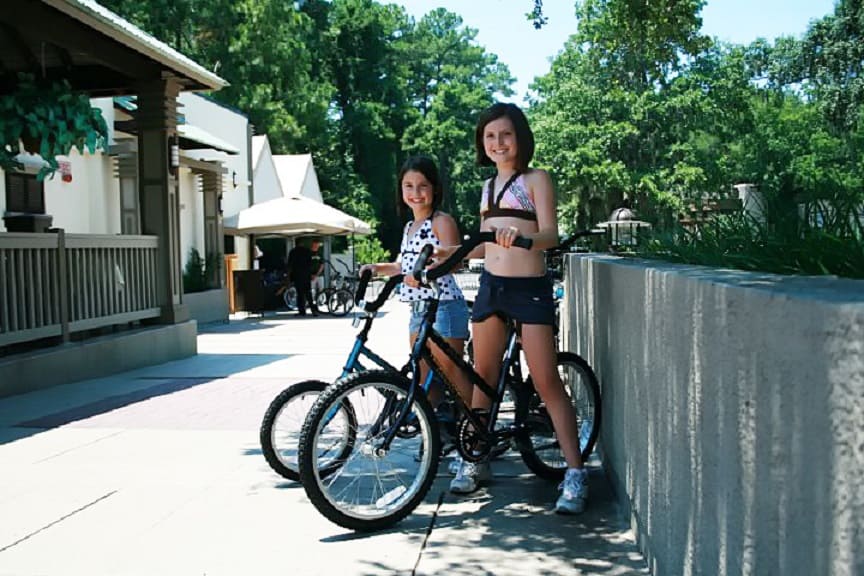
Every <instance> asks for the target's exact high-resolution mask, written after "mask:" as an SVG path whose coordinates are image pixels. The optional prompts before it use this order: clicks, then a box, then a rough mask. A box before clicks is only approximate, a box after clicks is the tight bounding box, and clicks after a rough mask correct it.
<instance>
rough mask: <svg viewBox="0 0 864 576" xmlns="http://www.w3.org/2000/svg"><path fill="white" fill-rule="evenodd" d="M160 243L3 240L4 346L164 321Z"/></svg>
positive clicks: (64, 237) (89, 238)
mask: <svg viewBox="0 0 864 576" xmlns="http://www.w3.org/2000/svg"><path fill="white" fill-rule="evenodd" d="M158 247H159V242H158V238H157V237H156V236H128V235H122V236H110V235H92V234H65V233H64V232H63V231H62V230H59V231H57V232H56V233H49V234H31V233H21V234H18V233H5V234H0V346H6V345H9V344H14V343H20V342H27V341H31V340H38V339H41V338H46V337H54V336H60V337H62V339H63V341H68V340H69V336H70V334H71V333H73V332H78V331H82V330H90V329H93V328H100V327H103V326H111V325H116V324H125V323H128V322H133V321H136V320H141V319H144V318H152V317H157V316H159V313H160V307H159V301H158V291H157V285H158V284H157V282H158V272H157V265H156V258H157V251H158Z"/></svg>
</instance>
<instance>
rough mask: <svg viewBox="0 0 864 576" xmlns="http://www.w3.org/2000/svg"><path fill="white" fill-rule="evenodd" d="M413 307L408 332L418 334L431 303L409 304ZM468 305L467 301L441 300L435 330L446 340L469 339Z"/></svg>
mask: <svg viewBox="0 0 864 576" xmlns="http://www.w3.org/2000/svg"><path fill="white" fill-rule="evenodd" d="M408 304H410V305H411V322H410V324H409V325H408V331H409V333H411V334H416V333H417V332H419V331H420V324H421V322H423V315H424V314H425V313H426V309H427V307H428V306H429V303H428V302H427V301H425V300H419V301H416V302H409V303H408ZM469 316H470V313H469V312H468V304H466V303H465V300H441V301H439V302H438V313H437V314H436V315H435V324H433V325H432V326H433V328H435V331H436V332H438V333H439V334H440V335H441V336H443V337H444V338H459V339H462V340H465V339H467V338H468V317H469Z"/></svg>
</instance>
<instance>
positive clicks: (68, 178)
mask: <svg viewBox="0 0 864 576" xmlns="http://www.w3.org/2000/svg"><path fill="white" fill-rule="evenodd" d="M57 164H58V165H59V166H60V178H61V179H62V180H63V182H72V163H71V162H69V161H68V160H60V161H58V162H57Z"/></svg>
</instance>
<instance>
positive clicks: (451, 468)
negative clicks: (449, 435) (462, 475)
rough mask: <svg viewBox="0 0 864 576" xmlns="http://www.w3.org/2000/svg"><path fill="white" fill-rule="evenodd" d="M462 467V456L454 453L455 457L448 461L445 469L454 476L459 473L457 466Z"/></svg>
mask: <svg viewBox="0 0 864 576" xmlns="http://www.w3.org/2000/svg"><path fill="white" fill-rule="evenodd" d="M461 467H462V458H461V457H460V456H459V454H458V453H457V454H456V457H455V458H453V460H451V461H450V464H448V465H447V471H448V472H450V474H453V475H454V476H455V475H456V474H458V473H459V468H461Z"/></svg>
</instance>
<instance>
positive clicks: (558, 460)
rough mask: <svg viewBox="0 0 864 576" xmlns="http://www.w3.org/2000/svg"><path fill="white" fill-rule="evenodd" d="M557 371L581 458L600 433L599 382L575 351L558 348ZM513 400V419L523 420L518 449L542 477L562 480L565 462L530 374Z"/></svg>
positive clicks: (530, 466) (533, 470)
mask: <svg viewBox="0 0 864 576" xmlns="http://www.w3.org/2000/svg"><path fill="white" fill-rule="evenodd" d="M557 365H558V371H559V373H560V374H561V379H562V381H563V382H564V385H565V388H566V389H567V391H568V394H569V395H570V398H571V401H572V403H573V405H574V409H575V410H576V418H577V425H578V426H579V449H580V451H581V454H582V461H583V462H584V461H586V460H587V459H588V457H589V456H590V455H591V453H592V451H593V450H594V446H595V444H596V442H597V437H598V435H599V434H600V422H601V416H602V402H601V397H600V385H599V383H598V382H597V376H596V375H595V374H594V370H592V369H591V366H590V365H589V364H588V363H587V362H586V361H585V360H584V359H583V358H582V357H580V356H579V355H578V354H574V353H572V352H558V356H557ZM522 388H523V389H522V390H521V392H520V394H519V401H518V402H517V404H516V411H517V416H516V421H517V422H521V423H523V424H525V430H524V432H523V433H520V434H519V436H518V437H517V444H518V446H519V453H520V454H521V455H522V460H523V461H524V462H525V465H526V466H528V468H529V469H530V470H531V471H532V472H534V473H535V474H536V475H537V476H539V477H541V478H546V479H549V480H561V479H563V478H564V472H565V471H566V470H567V462H566V461H565V460H564V455H563V454H562V453H561V449H560V447H559V446H558V441H557V440H556V439H555V433H554V428H553V426H552V420H551V418H549V414H548V412H546V407H545V406H544V404H543V402H542V400H541V399H540V396H539V395H538V394H537V391H536V390H535V388H534V384H533V382H532V380H531V376H530V375H529V376H528V377H527V378H526V380H525V386H523V387H522Z"/></svg>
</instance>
